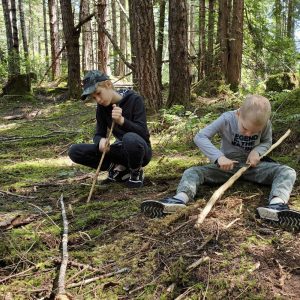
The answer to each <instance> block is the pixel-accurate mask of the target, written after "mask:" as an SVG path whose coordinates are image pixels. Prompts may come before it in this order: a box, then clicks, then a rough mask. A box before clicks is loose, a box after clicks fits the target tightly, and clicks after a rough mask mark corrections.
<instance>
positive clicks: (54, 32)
mask: <svg viewBox="0 0 300 300" xmlns="http://www.w3.org/2000/svg"><path fill="white" fill-rule="evenodd" d="M48 11H49V23H50V45H51V67H52V68H51V69H52V80H55V78H57V77H58V76H59V73H60V60H58V59H56V58H57V56H58V52H59V41H58V20H57V10H56V4H55V0H48Z"/></svg>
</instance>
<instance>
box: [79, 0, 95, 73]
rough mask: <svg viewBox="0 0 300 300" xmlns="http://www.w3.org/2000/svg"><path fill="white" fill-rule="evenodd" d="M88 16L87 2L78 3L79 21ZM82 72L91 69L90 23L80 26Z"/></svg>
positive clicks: (91, 39) (91, 40)
mask: <svg viewBox="0 0 300 300" xmlns="http://www.w3.org/2000/svg"><path fill="white" fill-rule="evenodd" d="M89 14H90V5H89V1H88V0H82V1H81V2H80V21H82V20H84V19H85V18H86V17H87V16H88V15H89ZM81 32H82V63H81V67H82V71H83V72H86V71H89V70H92V69H93V61H92V59H93V55H92V48H93V36H92V26H91V21H88V22H86V23H85V24H83V25H82V31H81Z"/></svg>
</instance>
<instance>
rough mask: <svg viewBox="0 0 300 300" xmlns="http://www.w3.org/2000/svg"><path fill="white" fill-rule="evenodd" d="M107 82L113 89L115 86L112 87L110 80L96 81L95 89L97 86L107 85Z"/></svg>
mask: <svg viewBox="0 0 300 300" xmlns="http://www.w3.org/2000/svg"><path fill="white" fill-rule="evenodd" d="M107 84H109V86H110V87H111V88H112V89H113V90H114V89H115V88H114V85H113V83H112V82H111V80H109V79H108V80H104V81H99V82H97V83H96V91H97V88H98V87H103V86H104V85H107Z"/></svg>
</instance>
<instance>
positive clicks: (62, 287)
mask: <svg viewBox="0 0 300 300" xmlns="http://www.w3.org/2000/svg"><path fill="white" fill-rule="evenodd" d="M59 200H60V205H61V215H62V219H63V235H62V255H61V258H62V260H61V265H60V270H59V277H58V291H57V295H56V297H55V298H56V299H57V298H59V297H60V296H62V295H66V284H65V280H66V271H67V266H68V258H69V254H68V219H67V215H66V210H65V204H64V197H63V194H61V196H60V198H59Z"/></svg>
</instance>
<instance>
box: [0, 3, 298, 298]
mask: <svg viewBox="0 0 300 300" xmlns="http://www.w3.org/2000/svg"><path fill="white" fill-rule="evenodd" d="M299 12H300V1H299V0H261V1H253V0H245V1H244V0H218V1H217V0H198V1H196V0H181V1H179V0H170V1H163V0H162V1H150V0H129V1H126V0H110V1H105V0H99V1H86V0H83V1H72V2H71V1H67V0H60V1H56V0H48V1H46V0H44V1H35V0H17V1H15V0H2V5H1V6H0V87H1V88H2V89H3V92H2V94H1V96H0V120H1V122H0V161H1V163H0V299H5V300H8V299H53V298H54V297H55V295H56V294H57V292H58V274H59V267H60V262H61V260H60V259H61V234H62V222H61V218H62V217H61V206H60V203H59V201H58V199H59V198H60V196H61V194H63V198H64V203H65V207H66V214H67V218H68V221H69V232H68V238H69V239H68V253H69V263H68V265H67V271H66V291H67V292H68V293H69V294H71V295H72V296H73V298H75V299H105V300H107V299H109V300H110V299H113V300H114V299H149V300H153V299H177V300H180V299H189V300H196V299H197V300H198V299H222V300H223V299H289V300H290V299H293V300H296V299H297V300H298V299H299V290H300V269H299V266H300V253H299V249H300V238H299V237H300V235H299V232H297V231H293V230H291V229H290V228H283V229H282V228H278V227H277V226H276V224H272V223H267V222H263V221H262V220H259V219H257V217H256V214H255V210H256V208H257V207H258V206H264V205H266V203H267V197H268V193H269V191H270V188H269V187H266V186H260V185H256V184H251V183H247V182H243V181H238V182H236V183H235V184H234V185H233V186H232V187H231V188H230V189H229V190H228V191H226V193H225V194H224V196H223V197H222V199H220V200H218V201H217V203H216V205H215V207H214V208H213V210H212V211H211V213H210V214H209V215H208V216H207V218H206V220H205V222H204V223H203V226H202V227H201V228H200V230H198V229H195V228H194V223H195V218H196V217H197V215H198V214H199V212H200V211H201V210H202V209H203V208H204V206H205V205H206V202H207V200H208V199H209V198H210V197H211V195H212V194H213V193H214V191H215V190H216V189H217V188H218V187H216V186H203V188H201V190H200V191H199V193H198V194H197V196H196V199H195V200H196V203H190V205H189V206H188V208H187V209H186V210H184V211H183V212H182V213H180V214H175V215H172V216H166V217H165V218H161V219H149V218H147V217H145V216H144V215H143V214H141V213H140V204H141V202H142V201H143V200H145V199H157V200H160V199H162V198H164V197H166V196H169V195H173V194H174V193H175V191H176V187H177V184H178V182H179V180H180V178H181V175H182V173H183V171H184V170H185V169H187V168H189V167H191V166H194V165H201V164H206V163H207V162H208V160H207V158H206V157H204V155H203V154H201V153H200V151H199V149H197V148H196V147H195V145H194V143H193V137H194V135H195V134H196V132H197V131H198V130H199V129H201V128H203V127H204V126H206V125H207V124H209V123H210V122H212V121H213V120H214V119H216V118H217V117H218V116H219V115H220V114H221V113H223V112H225V111H228V110H233V109H237V108H238V107H239V105H240V104H241V101H242V100H243V99H244V97H245V95H247V94H249V93H258V94H262V95H264V96H266V97H268V98H269V99H270V102H271V105H272V111H273V112H272V116H271V119H272V124H273V139H274V142H275V141H276V140H278V138H279V137H280V136H282V135H283V134H284V133H285V132H286V131H287V129H289V128H290V129H291V131H292V132H291V135H290V136H289V137H288V138H287V139H286V140H285V142H284V143H283V144H281V145H280V146H279V147H278V148H276V149H275V151H273V152H272V155H271V156H272V158H273V159H275V160H276V161H278V162H280V163H284V164H287V165H289V166H291V167H293V168H294V169H295V170H296V171H297V175H298V178H299V171H300V155H299V148H300V144H299V138H300V126H299V125H300V89H299V48H300V36H299V22H300V20H299V19H300V13H299ZM89 69H101V70H104V71H106V72H107V73H108V74H109V75H110V76H111V78H112V81H113V82H114V83H115V86H116V87H117V88H124V87H125V88H127V87H128V88H132V86H133V88H134V89H135V90H137V91H138V92H139V93H141V94H142V95H143V96H144V98H145V103H146V106H147V115H148V126H149V130H150V133H151V143H152V147H153V158H152V160H151V162H150V163H149V165H147V167H146V168H145V169H144V171H145V176H146V177H145V178H146V179H145V184H144V187H142V188H141V189H137V190H132V189H128V188H126V187H124V186H123V185H121V184H115V185H113V186H108V185H101V184H100V181H101V179H104V178H105V177H106V173H105V172H104V173H101V174H100V176H99V181H98V183H97V185H96V189H95V191H94V194H93V198H92V200H91V202H89V203H86V202H87V197H88V194H89V191H90V188H91V183H92V180H93V177H94V175H95V171H94V170H91V169H89V168H86V167H83V166H80V165H75V164H73V163H72V162H71V160H70V159H69V158H68V155H67V152H68V149H69V147H70V145H71V144H73V143H90V142H92V137H93V134H94V130H95V104H92V103H89V104H84V103H82V101H80V100H79V97H80V94H81V78H82V77H83V75H84V73H85V72H86V71H87V70H89ZM213 142H214V143H215V144H216V145H218V144H219V138H218V137H216V138H215V139H214V140H213ZM290 205H291V207H292V208H295V209H300V186H299V179H297V181H296V183H295V187H294V190H293V192H292V195H291V198H290ZM90 279H91V280H92V281H90Z"/></svg>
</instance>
